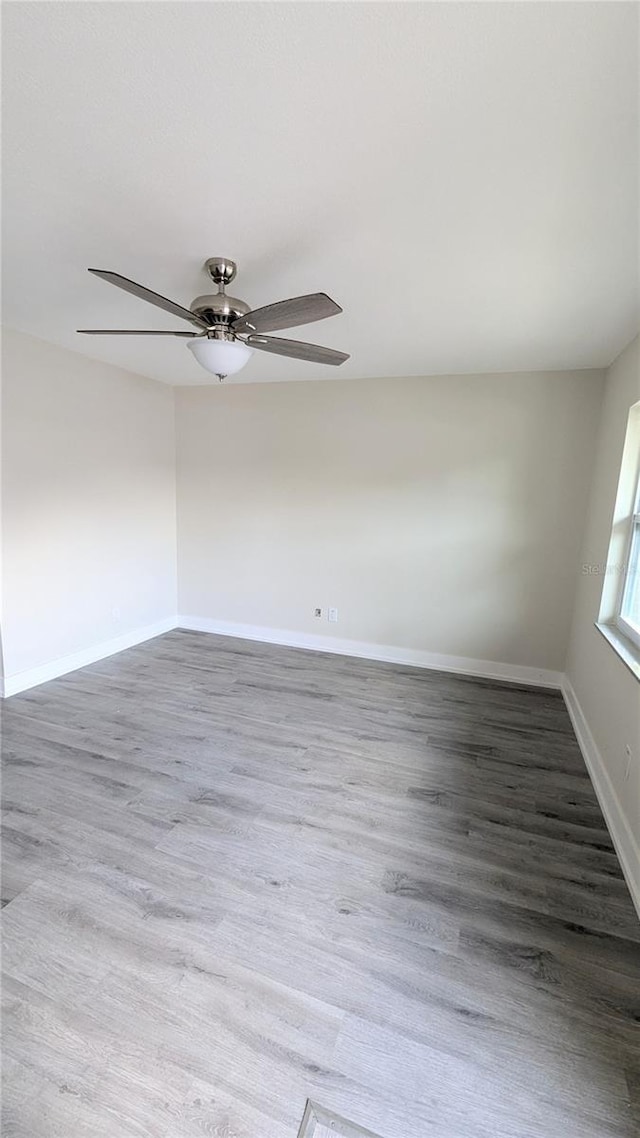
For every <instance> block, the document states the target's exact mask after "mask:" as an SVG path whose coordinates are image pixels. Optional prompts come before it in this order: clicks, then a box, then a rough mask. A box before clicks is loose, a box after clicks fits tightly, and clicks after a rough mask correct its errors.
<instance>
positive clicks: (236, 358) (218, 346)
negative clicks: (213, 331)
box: [187, 336, 253, 379]
mask: <svg viewBox="0 0 640 1138" xmlns="http://www.w3.org/2000/svg"><path fill="white" fill-rule="evenodd" d="M187 347H188V349H189V351H190V352H192V353H193V355H194V356H195V358H196V360H197V361H198V363H199V364H200V366H201V367H203V368H204V369H205V371H210V372H212V373H213V375H217V376H218V379H224V378H225V376H227V375H235V374H236V372H238V371H240V369H241V368H243V367H244V366H245V364H247V363H248V362H249V360H250V359H251V356H252V355H253V352H252V351H251V348H247V346H246V345H245V344H241V343H240V341H239V340H216V339H213V338H211V337H208V336H196V337H195V338H194V339H193V340H189V341H188V342H187Z"/></svg>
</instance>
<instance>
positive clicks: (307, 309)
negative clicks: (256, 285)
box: [232, 292, 342, 332]
mask: <svg viewBox="0 0 640 1138" xmlns="http://www.w3.org/2000/svg"><path fill="white" fill-rule="evenodd" d="M339 312H342V309H341V307H340V305H339V304H336V302H335V300H332V299H331V297H330V296H327V294H326V292H311V293H309V294H308V296H292V297H291V299H290V300H279V301H278V302H277V303H276V304H266V305H265V306H264V308H254V309H253V311H251V312H247V314H246V316H240V317H239V318H238V320H236V321H235V323H234V324H233V325H232V327H233V330H234V332H277V331H279V329H280V328H297V327H298V325H299V324H312V323H313V321H314V320H326V318H327V316H337V314H338V313H339Z"/></svg>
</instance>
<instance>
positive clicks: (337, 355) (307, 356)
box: [246, 336, 349, 367]
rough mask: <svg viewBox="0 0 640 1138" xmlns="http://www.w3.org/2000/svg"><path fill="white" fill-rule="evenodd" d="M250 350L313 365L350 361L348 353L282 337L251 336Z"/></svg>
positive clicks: (335, 364) (249, 338)
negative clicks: (253, 349)
mask: <svg viewBox="0 0 640 1138" xmlns="http://www.w3.org/2000/svg"><path fill="white" fill-rule="evenodd" d="M246 342H247V344H248V345H249V347H250V348H258V349H259V350H260V351H261V352H273V353H274V354H275V355H276V356H290V357H291V359H294V360H308V361H309V363H313V364H333V365H334V366H336V367H337V366H338V364H343V363H344V361H345V360H348V359H349V356H348V354H347V353H346V352H336V351H335V350H334V349H333V348H321V347H320V345H319V344H304V343H303V342H302V341H301V340H283V339H281V337H280V336H249V337H248V338H247V341H246Z"/></svg>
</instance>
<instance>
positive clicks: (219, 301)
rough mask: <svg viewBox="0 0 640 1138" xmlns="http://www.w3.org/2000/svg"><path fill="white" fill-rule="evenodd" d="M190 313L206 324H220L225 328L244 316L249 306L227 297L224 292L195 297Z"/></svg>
mask: <svg viewBox="0 0 640 1138" xmlns="http://www.w3.org/2000/svg"><path fill="white" fill-rule="evenodd" d="M189 307H190V310H191V312H194V313H195V314H196V316H200V317H201V319H202V320H206V322H207V324H210V325H213V326H215V325H216V324H221V325H223V326H225V327H227V326H228V325H229V324H231V322H232V321H233V320H237V319H238V317H239V316H246V314H247V312H250V311H251V306H250V305H249V304H247V303H246V302H245V301H244V300H238V298H237V297H235V296H227V294H226V293H224V292H217V293H213V294H212V295H211V296H197V297H196V299H195V300H194V301H193V302H192V304H190V306H189Z"/></svg>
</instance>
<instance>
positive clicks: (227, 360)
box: [78, 257, 349, 380]
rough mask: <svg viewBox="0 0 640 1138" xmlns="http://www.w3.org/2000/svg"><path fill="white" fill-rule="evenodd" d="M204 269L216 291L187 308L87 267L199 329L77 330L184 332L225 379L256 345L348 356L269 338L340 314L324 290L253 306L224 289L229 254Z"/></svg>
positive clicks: (305, 354)
mask: <svg viewBox="0 0 640 1138" xmlns="http://www.w3.org/2000/svg"><path fill="white" fill-rule="evenodd" d="M204 267H205V269H206V271H207V272H208V274H209V276H210V277H211V279H212V281H213V282H214V284H216V285H217V286H218V291H217V293H214V294H212V295H211V296H197V297H196V299H195V300H194V301H193V303H192V304H191V306H190V307H189V308H184V307H183V306H182V305H181V304H177V303H176V302H175V301H174V300H168V299H167V298H166V297H165V296H160V294H159V293H157V292H152V291H151V289H148V288H145V287H144V285H141V284H137V283H136V282H135V281H130V280H129V279H128V277H123V276H120V273H112V272H109V271H107V270H106V269H89V272H90V273H93V274H94V276H96V277H102V279H103V280H104V281H108V282H109V284H113V285H116V286H117V288H122V289H124V290H125V292H131V293H133V295H134V296H139V297H140V299H141V300H146V301H148V302H149V304H155V305H156V307H157V308H164V310H165V311H166V312H171V313H172V314H173V315H174V316H180V317H181V318H182V319H183V320H189V321H190V322H191V324H194V325H195V326H196V328H198V333H197V334H195V333H194V332H182V331H178V332H156V331H145V330H140V329H135V328H131V329H130V328H78V332H80V333H81V334H82V335H83V336H181V337H184V338H186V339H187V341H188V343H187V347H188V348H189V349H190V350H191V351H192V352H193V355H194V356H195V358H196V359H197V361H198V363H199V364H201V365H202V367H204V368H206V370H207V371H210V372H212V373H213V374H214V375H217V377H218V379H220V380H222V379H224V378H225V376H227V375H234V374H235V372H238V371H240V368H242V367H244V365H245V364H246V363H248V361H249V359H250V357H251V355H252V351H253V349H254V348H258V350H259V351H261V352H273V353H275V355H277V356H290V357H291V358H292V359H296V360H308V361H309V362H310V363H317V364H333V365H338V364H342V363H344V361H345V360H348V359H349V356H348V355H347V354H346V352H336V351H334V350H333V349H332V348H322V347H320V346H319V345H318V344H305V343H302V342H301V341H300V340H284V339H282V337H280V336H267V335H265V334H264V333H266V332H276V331H278V330H279V329H281V328H295V327H296V326H297V325H298V324H311V323H312V322H313V321H314V320H325V319H326V317H327V316H335V315H337V313H338V312H342V309H341V307H340V305H339V304H336V302H335V300H332V299H331V297H330V296H327V294H326V292H313V293H309V294H308V295H307V296H294V297H291V298H290V299H289V300H280V301H278V302H277V303H276V304H267V305H265V306H264V308H254V309H251V308H250V307H249V305H248V304H247V303H246V302H245V301H244V300H237V299H236V298H235V297H233V296H227V294H226V292H225V289H226V286H227V285H228V284H231V281H232V280H233V279H234V277H235V275H236V270H237V266H236V263H235V261H230V260H229V259H228V257H210V258H209V260H208V261H206V263H205V266H204Z"/></svg>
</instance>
